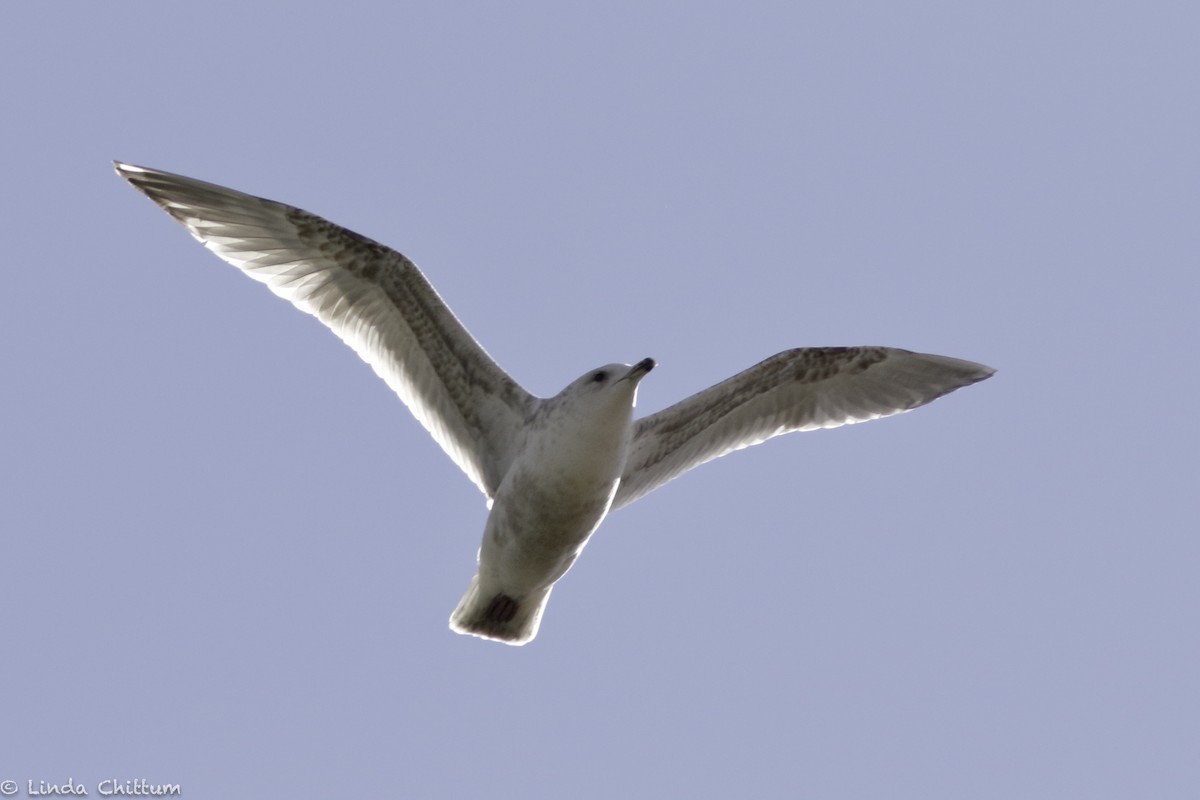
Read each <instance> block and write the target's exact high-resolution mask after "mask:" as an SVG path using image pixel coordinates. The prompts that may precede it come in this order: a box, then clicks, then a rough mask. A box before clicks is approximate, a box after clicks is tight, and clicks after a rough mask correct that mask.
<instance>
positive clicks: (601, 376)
mask: <svg viewBox="0 0 1200 800" xmlns="http://www.w3.org/2000/svg"><path fill="white" fill-rule="evenodd" d="M607 378H608V373H607V372H605V371H604V370H600V371H599V372H597V373H596V374H595V375H593V376H592V383H604V381H605V380H607Z"/></svg>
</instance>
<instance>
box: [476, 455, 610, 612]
mask: <svg viewBox="0 0 1200 800" xmlns="http://www.w3.org/2000/svg"><path fill="white" fill-rule="evenodd" d="M615 488H616V479H615V478H613V479H612V480H596V479H583V478H579V477H578V476H576V477H574V478H571V477H568V476H562V475H559V476H553V477H551V476H545V475H541V476H535V475H529V474H526V475H523V476H522V475H517V476H512V479H511V480H506V481H505V482H504V485H502V486H501V489H500V491H499V492H497V495H496V500H495V502H494V503H493V504H492V512H491V514H490V515H489V516H488V522H487V528H486V529H485V531H484V537H483V546H482V547H481V548H480V551H479V568H480V573H481V574H482V573H485V572H487V573H489V574H490V575H491V577H493V578H494V579H495V580H496V581H497V583H498V584H499V585H501V586H503V587H505V588H506V589H507V590H509V591H512V592H525V591H529V590H532V589H538V588H544V587H546V586H549V585H551V584H552V583H554V582H555V581H557V580H558V579H559V578H561V577H562V576H563V574H564V573H566V571H567V570H568V569H569V568H570V566H571V564H572V563H574V561H575V558H576V557H577V556H578V555H579V552H580V551H581V550H582V549H583V546H584V544H586V543H587V540H588V537H589V536H591V534H592V531H594V530H595V529H596V526H597V525H599V524H600V522H601V520H603V519H604V516H605V514H607V513H608V507H609V504H610V503H611V502H612V495H613V492H614V490H615Z"/></svg>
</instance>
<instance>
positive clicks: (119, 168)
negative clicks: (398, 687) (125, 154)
mask: <svg viewBox="0 0 1200 800" xmlns="http://www.w3.org/2000/svg"><path fill="white" fill-rule="evenodd" d="M112 163H113V170H115V171H116V173H117V174H118V175H120V176H121V177H122V178H124V179H125V180H129V178H130V176H131V175H132V174H133V173H135V172H145V170H143V169H142V168H141V167H135V166H134V165H133V164H126V163H125V162H124V161H117V160H116V159H113V162H112Z"/></svg>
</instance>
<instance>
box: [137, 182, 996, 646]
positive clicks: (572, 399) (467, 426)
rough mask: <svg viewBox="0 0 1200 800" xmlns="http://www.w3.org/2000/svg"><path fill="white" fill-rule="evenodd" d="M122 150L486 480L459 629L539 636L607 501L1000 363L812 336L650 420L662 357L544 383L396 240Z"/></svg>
mask: <svg viewBox="0 0 1200 800" xmlns="http://www.w3.org/2000/svg"><path fill="white" fill-rule="evenodd" d="M114 164H115V166H116V170H117V174H119V175H120V176H121V177H123V178H125V179H126V180H127V181H129V183H131V184H132V185H133V186H134V187H135V188H137V189H138V190H139V191H141V192H142V193H143V194H145V195H146V196H147V197H149V198H150V199H151V200H153V201H154V202H155V203H157V204H158V205H159V206H161V207H162V208H163V210H165V211H166V212H167V213H168V214H170V215H171V216H172V217H174V218H175V219H176V220H178V221H179V222H180V223H182V224H183V225H184V227H186V228H187V229H188V231H189V232H190V233H191V234H192V236H194V237H195V238H196V239H197V240H199V241H200V242H201V243H202V244H203V245H204V246H205V247H207V248H208V249H209V250H212V251H213V252H214V253H216V254H217V255H218V256H220V257H221V258H222V259H224V260H225V261H227V262H229V263H230V264H232V265H233V266H235V267H237V268H238V269H240V270H242V271H243V272H244V273H246V274H247V275H248V276H250V277H251V278H253V279H254V280H256V281H259V282H261V283H265V284H266V285H267V287H268V288H269V289H270V290H271V291H272V292H274V293H275V294H277V295H279V296H280V297H282V298H284V299H285V300H289V301H291V302H292V303H293V304H294V305H295V306H296V307H297V308H299V309H300V310H301V311H304V312H307V313H309V314H312V315H314V316H316V317H317V318H318V319H320V320H321V322H323V323H325V325H327V326H328V327H329V328H330V329H331V330H332V331H333V332H334V333H336V334H337V335H338V336H339V337H341V339H342V341H344V342H346V344H348V345H350V347H352V348H353V349H354V350H355V351H356V352H357V353H358V354H359V356H361V357H362V358H363V360H364V361H366V362H367V363H368V364H370V365H371V367H372V368H373V369H374V370H375V372H376V373H377V374H378V375H379V377H381V378H383V380H384V381H385V382H386V383H387V385H388V386H390V387H391V388H392V390H393V391H394V392H396V394H398V395H399V396H400V399H401V400H402V401H403V402H404V404H405V405H407V406H408V408H409V410H410V411H411V412H412V413H413V415H414V416H415V417H416V418H417V420H418V421H419V422H420V423H421V424H422V425H423V426H425V428H426V430H428V431H429V433H430V434H432V435H433V438H434V439H435V440H436V441H437V443H438V444H440V445H441V446H442V449H443V450H445V451H446V454H447V455H449V456H450V458H452V459H453V460H454V463H456V464H457V465H458V466H459V467H460V468H461V469H462V470H463V472H465V473H466V474H467V477H469V478H470V479H471V480H472V481H473V482H474V483H475V485H476V486H478V487H479V489H480V491H482V492H483V493H484V495H485V496H486V497H487V502H488V507H489V509H490V512H489V514H488V518H487V524H486V526H485V527H484V531H483V543H482V545H481V547H480V550H479V556H478V569H477V571H476V573H475V576H474V577H473V578H472V579H471V582H470V585H469V586H468V587H467V590H466V593H465V594H464V595H463V598H462V600H461V601H460V602H459V604H458V606H457V607H456V608H455V609H454V613H453V614H452V615H451V616H450V627H451V629H453V630H454V631H456V632H458V633H464V634H471V635H474V636H479V637H482V638H484V639H492V640H496V641H501V642H505V643H508V644H513V645H520V644H525V643H526V642H528V641H530V640H531V639H533V638H534V636H536V635H537V631H538V627H539V625H540V623H541V618H542V612H543V611H544V609H545V607H546V602H547V600H548V599H549V597H550V591H551V589H553V588H554V585H555V583H556V582H557V581H558V580H559V579H560V578H561V577H562V576H563V575H564V574H565V573H566V572H567V570H568V569H570V567H571V565H572V564H573V563H574V562H575V559H576V558H578V556H579V554H580V552H582V550H583V547H584V545H586V544H587V541H588V539H589V537H591V535H592V533H594V532H595V530H596V528H597V527H599V525H600V523H601V522H602V521H603V520H604V518H605V516H606V515H607V514H608V513H609V512H611V511H613V510H614V509H617V508H621V507H622V506H625V505H628V504H629V503H632V502H633V501H634V500H637V499H638V498H639V497H642V496H644V495H646V494H648V493H649V492H652V491H654V490H655V489H657V488H658V487H660V486H662V485H663V484H665V483H667V482H668V481H670V480H673V479H674V478H677V477H679V476H680V475H682V474H683V473H685V472H687V471H688V470H690V469H692V468H693V467H697V466H699V465H700V464H703V463H705V462H706V461H711V460H712V459H714V458H718V457H720V456H723V455H725V454H726V453H729V452H732V451H734V450H739V449H741V448H743V447H749V446H750V445H753V444H758V443H759V442H763V441H766V440H767V439H770V438H771V437H773V436H778V435H780V434H783V433H790V432H792V431H810V430H816V429H818V428H836V427H838V426H840V425H846V424H849V423H854V422H865V421H867V420H872V419H879V418H880V417H887V416H891V415H893V414H900V413H903V412H905V411H909V410H911V409H914V408H916V407H917V406H921V405H924V404H926V403H929V402H931V401H933V400H935V399H937V398H938V397H941V396H942V395H944V394H947V393H949V392H952V391H954V390H955V389H959V388H962V387H964V386H968V385H970V384H972V383H975V382H977V381H981V380H984V379H985V378H988V377H990V376H991V375H992V373H993V372H994V370H992V369H991V368H989V367H985V366H983V365H981V364H975V363H972V362H970V361H963V360H960V359H956V358H948V357H945V356H936V355H925V354H921V353H912V352H909V351H907V350H900V349H897V348H892V347H808V348H799V349H794V350H786V351H784V352H782V353H778V354H777V355H774V356H771V357H770V358H768V359H766V360H765V361H763V362H761V363H759V364H757V365H755V366H753V367H751V368H749V369H747V370H745V371H744V372H741V373H739V374H737V375H735V376H733V377H732V378H729V379H728V380H725V381H722V382H721V383H718V384H717V385H715V386H712V387H711V388H708V389H705V390H704V391H702V392H699V393H697V394H695V395H692V396H691V397H689V398H687V399H686V400H683V401H682V402H679V403H676V404H675V405H673V406H671V407H670V408H667V409H665V410H663V411H660V412H658V413H656V414H651V415H650V416H648V417H643V418H641V419H638V420H634V418H633V409H634V405H635V403H636V399H637V390H638V386H639V384H640V383H641V381H642V380H643V379H644V378H645V377H646V375H647V374H648V373H649V372H650V371H651V370H652V369H654V367H655V362H654V359H652V358H643V359H641V360H640V361H638V362H637V363H635V364H633V365H629V364H606V365H604V366H601V367H596V368H595V369H591V370H588V371H587V372H585V373H583V375H581V376H580V377H579V378H577V379H576V380H575V381H573V382H572V383H570V384H569V385H568V386H567V387H566V388H565V389H563V390H562V391H561V392H559V393H558V394H557V395H555V396H554V397H550V398H539V397H535V396H534V395H532V394H530V393H529V392H527V391H525V390H524V389H523V388H521V386H520V385H519V384H518V383H517V382H516V381H515V380H513V378H512V377H510V376H509V375H508V374H507V373H506V372H504V371H503V370H502V369H501V368H500V367H499V366H497V364H496V362H495V361H493V360H492V358H491V357H490V356H489V355H488V354H487V353H486V352H485V351H484V349H483V348H482V347H481V346H480V345H479V343H478V342H476V341H475V339H474V338H472V336H471V335H470V334H469V333H468V332H467V330H466V328H464V327H463V325H462V323H460V322H459V321H458V319H457V318H456V317H455V316H454V314H453V312H451V311H450V309H449V308H448V307H447V306H446V304H445V303H444V302H442V299H441V298H440V297H439V296H438V294H437V292H435V291H434V289H433V287H432V286H431V285H430V284H429V282H428V281H427V280H426V279H425V276H424V275H422V274H421V272H420V270H418V269H417V266H416V265H415V264H414V263H413V262H412V261H409V260H408V259H407V258H405V257H404V256H403V255H401V254H400V253H398V252H396V251H395V250H392V249H391V248H389V247H386V246H385V245H382V244H379V243H378V242H375V241H372V240H371V239H368V238H366V237H365V236H361V235H359V234H357V233H354V232H352V231H349V230H347V229H346V228H343V227H340V226H338V225H335V224H333V223H331V222H328V221H326V220H325V219H322V218H321V217H318V216H316V215H314V214H310V213H309V212H307V211H303V210H301V209H299V208H294V207H292V206H287V205H284V204H282V203H277V202H274V201H271V200H266V199H263V198H259V197H254V196H252V195H248V194H243V193H242V192H238V191H234V190H232V189H226V188H224V187H222V186H217V185H215V184H211V183H205V182H203V181H198V180H194V179H192V178H186V177H183V176H181V175H173V174H171V173H169V172H161V171H159V170H154V169H147V168H145V167H136V166H133V165H130V164H122V163H120V162H114Z"/></svg>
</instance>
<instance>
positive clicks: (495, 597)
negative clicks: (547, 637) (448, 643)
mask: <svg viewBox="0 0 1200 800" xmlns="http://www.w3.org/2000/svg"><path fill="white" fill-rule="evenodd" d="M552 588H553V587H552V586H547V587H546V588H545V589H540V590H538V591H535V592H530V593H529V594H527V595H525V596H524V597H519V598H517V597H510V596H509V595H506V594H504V593H503V592H499V593H498V592H490V591H480V587H479V574H478V573H476V574H475V577H474V578H472V579H471V585H470V586H468V587H467V593H466V594H464V595H463V598H462V600H460V601H458V608H456V609H454V613H453V614H451V615H450V630H452V631H454V632H455V633H465V634H469V635H471V636H479V637H481V638H483V639H492V640H493V641H497V642H504V643H505V644H512V645H520V644H525V643H526V642H528V641H530V640H531V639H533V637H534V636H537V632H538V625H540V624H541V622H542V611H543V610H544V609H545V608H546V601H547V600H549V599H550V590H551V589H552Z"/></svg>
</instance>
